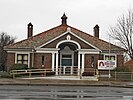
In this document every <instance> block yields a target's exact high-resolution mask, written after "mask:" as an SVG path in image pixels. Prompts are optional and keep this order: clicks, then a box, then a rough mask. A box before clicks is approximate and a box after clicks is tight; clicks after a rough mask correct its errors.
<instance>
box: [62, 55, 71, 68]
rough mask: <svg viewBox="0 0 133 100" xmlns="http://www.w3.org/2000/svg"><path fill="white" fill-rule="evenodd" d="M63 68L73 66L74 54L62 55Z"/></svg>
mask: <svg viewBox="0 0 133 100" xmlns="http://www.w3.org/2000/svg"><path fill="white" fill-rule="evenodd" d="M61 60H62V66H72V54H63V55H62V59H61Z"/></svg>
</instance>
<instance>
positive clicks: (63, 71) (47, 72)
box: [10, 67, 98, 78]
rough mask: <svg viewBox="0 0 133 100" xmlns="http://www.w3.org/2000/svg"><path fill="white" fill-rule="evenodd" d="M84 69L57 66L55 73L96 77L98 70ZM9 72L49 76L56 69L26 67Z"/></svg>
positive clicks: (16, 75)
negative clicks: (25, 68)
mask: <svg viewBox="0 0 133 100" xmlns="http://www.w3.org/2000/svg"><path fill="white" fill-rule="evenodd" d="M84 70H85V71H84V72H83V73H82V71H83V70H82V69H80V70H78V69H77V68H76V67H75V68H74V69H73V70H72V69H71V68H69V67H68V68H65V69H62V68H59V69H58V71H57V73H58V75H59V76H64V75H65V76H66V75H67V76H80V77H84V76H95V77H97V74H98V71H97V70H96V69H92V68H91V69H90V68H87V69H84ZM78 73H79V74H78ZM10 74H12V77H13V78H15V77H18V76H19V77H20V76H21V77H27V76H28V77H37V76H39V77H40V76H41V77H42V76H43V77H45V76H50V75H55V74H56V71H52V69H27V70H12V71H11V72H10Z"/></svg>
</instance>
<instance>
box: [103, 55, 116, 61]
mask: <svg viewBox="0 0 133 100" xmlns="http://www.w3.org/2000/svg"><path fill="white" fill-rule="evenodd" d="M105 56H114V57H115V61H117V55H116V54H104V60H106V59H105ZM108 60H110V59H108Z"/></svg>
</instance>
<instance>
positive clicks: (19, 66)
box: [10, 64, 28, 70]
mask: <svg viewBox="0 0 133 100" xmlns="http://www.w3.org/2000/svg"><path fill="white" fill-rule="evenodd" d="M25 69H28V65H27V64H14V65H13V66H12V67H11V69H10V70H25Z"/></svg>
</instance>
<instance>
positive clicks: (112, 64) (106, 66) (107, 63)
mask: <svg viewBox="0 0 133 100" xmlns="http://www.w3.org/2000/svg"><path fill="white" fill-rule="evenodd" d="M115 68H116V60H98V69H101V70H113V69H115Z"/></svg>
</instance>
